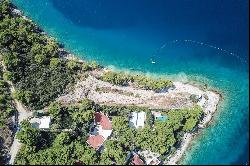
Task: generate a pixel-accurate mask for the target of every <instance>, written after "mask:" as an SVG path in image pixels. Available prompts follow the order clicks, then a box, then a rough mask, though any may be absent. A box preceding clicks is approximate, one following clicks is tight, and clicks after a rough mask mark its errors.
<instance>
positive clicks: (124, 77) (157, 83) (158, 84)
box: [101, 71, 173, 92]
mask: <svg viewBox="0 0 250 166" xmlns="http://www.w3.org/2000/svg"><path fill="white" fill-rule="evenodd" d="M101 79H102V80H103V81H107V82H110V83H112V84H115V85H121V86H126V85H128V84H129V83H132V84H133V85H134V86H135V87H138V88H142V89H146V90H154V91H156V92H158V91H161V90H164V89H166V88H170V87H172V86H173V83H172V81H171V80H168V79H162V78H159V79H153V78H149V77H146V76H143V75H129V74H125V73H124V72H113V71H108V72H105V73H103V75H102V76H101Z"/></svg>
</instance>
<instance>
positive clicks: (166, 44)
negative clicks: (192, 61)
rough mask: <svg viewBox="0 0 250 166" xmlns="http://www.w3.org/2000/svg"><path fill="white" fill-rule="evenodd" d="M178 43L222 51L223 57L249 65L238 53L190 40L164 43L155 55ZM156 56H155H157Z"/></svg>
mask: <svg viewBox="0 0 250 166" xmlns="http://www.w3.org/2000/svg"><path fill="white" fill-rule="evenodd" d="M177 43H185V44H193V45H194V44H195V45H198V46H203V47H208V48H211V49H214V50H218V51H221V52H223V53H225V54H223V55H230V56H232V57H235V58H237V59H238V60H240V61H241V62H243V63H246V64H247V60H246V59H244V58H242V57H240V56H239V55H237V54H236V53H233V52H230V51H228V50H225V49H222V48H220V47H216V46H214V45H211V44H207V43H204V42H200V41H195V40H189V39H185V40H172V41H170V42H166V43H164V44H163V45H162V46H161V47H160V48H159V49H158V50H157V52H156V54H155V55H157V54H158V53H159V52H160V51H161V50H163V49H164V48H165V47H167V46H169V45H170V44H177ZM155 55H154V56H155ZM151 63H155V61H153V60H152V58H151Z"/></svg>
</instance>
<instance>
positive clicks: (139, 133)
mask: <svg viewBox="0 0 250 166" xmlns="http://www.w3.org/2000/svg"><path fill="white" fill-rule="evenodd" d="M95 111H98V112H99V111H101V112H103V113H105V114H106V115H108V116H109V118H110V119H111V121H112V126H113V132H112V135H111V138H109V139H107V140H106V141H105V142H104V148H105V150H104V151H102V152H101V153H99V152H98V151H95V150H94V149H93V148H92V147H90V146H89V145H88V144H87V143H86V140H87V137H88V133H89V126H90V123H92V122H93V118H94V112H95ZM134 111H138V112H139V111H146V112H150V110H149V109H148V108H143V107H136V106H107V105H98V104H95V103H94V102H92V101H90V100H88V99H84V100H83V101H82V102H80V103H79V104H72V105H67V106H63V105H62V104H61V103H58V102H54V103H51V104H50V106H49V110H48V113H47V114H48V115H50V116H51V117H52V118H53V119H52V124H51V128H50V130H49V131H43V130H39V129H36V128H32V127H31V124H30V123H29V122H28V121H23V122H22V126H21V131H20V132H18V133H17V137H18V139H20V141H21V142H22V143H23V146H22V148H21V150H20V152H19V153H18V156H17V158H16V161H15V164H29V165H34V164H46V165H47V164H49V165H52V164H99V165H102V164H112V163H115V164H118V165H121V164H127V163H126V162H127V161H126V157H127V155H129V153H130V152H131V151H133V150H135V149H137V150H138V149H142V150H150V151H153V152H156V153H159V154H160V155H161V157H162V159H164V158H166V157H167V156H168V155H169V154H171V153H173V152H174V151H175V149H176V148H177V147H178V145H179V142H180V141H181V138H182V136H183V134H184V133H185V132H191V131H193V130H194V129H195V128H196V126H197V123H198V122H199V120H200V118H201V117H202V110H201V108H200V107H198V106H197V107H194V108H192V109H179V110H168V111H167V110H165V111H164V112H163V113H164V114H166V115H167V116H168V120H167V121H165V122H161V121H155V122H154V126H152V125H151V123H149V121H147V123H146V126H145V127H144V128H139V129H135V128H130V127H129V123H128V121H129V113H130V112H134ZM147 115H150V114H147ZM150 118H152V117H150V116H147V119H150ZM62 129H70V130H68V131H61V130H62Z"/></svg>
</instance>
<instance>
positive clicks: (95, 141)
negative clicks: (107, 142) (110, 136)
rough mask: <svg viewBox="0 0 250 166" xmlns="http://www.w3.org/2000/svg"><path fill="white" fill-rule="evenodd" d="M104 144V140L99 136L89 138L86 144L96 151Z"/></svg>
mask: <svg viewBox="0 0 250 166" xmlns="http://www.w3.org/2000/svg"><path fill="white" fill-rule="evenodd" d="M103 142H104V138H103V136H101V135H91V136H89V138H88V140H87V143H88V144H89V145H90V146H92V147H93V148H95V149H98V148H99V147H100V146H101V145H102V144H103Z"/></svg>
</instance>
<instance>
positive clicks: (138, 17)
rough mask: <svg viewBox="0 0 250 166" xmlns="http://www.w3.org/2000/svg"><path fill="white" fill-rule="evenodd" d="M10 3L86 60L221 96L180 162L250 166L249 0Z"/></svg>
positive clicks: (35, 0)
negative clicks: (209, 120)
mask: <svg viewBox="0 0 250 166" xmlns="http://www.w3.org/2000/svg"><path fill="white" fill-rule="evenodd" d="M12 2H13V3H14V4H15V5H16V6H17V7H18V8H20V9H21V10H23V11H24V13H25V14H26V15H27V16H28V17H30V18H31V19H32V20H34V21H35V22H36V23H37V24H38V25H39V26H41V27H42V28H43V29H44V30H45V31H46V32H47V33H48V34H49V35H51V36H53V37H55V38H56V39H57V40H58V41H60V42H61V43H63V44H64V45H65V47H66V48H67V49H68V50H70V51H71V52H72V53H74V54H75V55H77V56H79V57H81V58H83V59H87V60H96V61H97V62H98V63H100V64H102V65H105V66H108V67H110V68H113V69H117V70H118V69H119V70H126V71H139V72H143V73H146V74H147V75H151V76H156V77H157V76H166V77H170V78H172V79H174V80H181V81H184V82H198V83H201V84H208V86H209V87H211V88H214V89H217V90H219V91H220V92H221V93H222V95H223V100H222V101H221V103H220V106H219V110H218V111H217V112H216V114H215V115H214V117H213V122H212V123H211V124H210V126H209V127H208V128H206V129H204V130H203V131H202V132H201V133H200V134H199V136H197V139H196V140H195V141H194V142H193V144H192V146H191V147H190V149H189V150H188V152H187V154H186V156H185V157H184V158H183V160H182V162H181V163H182V164H248V163H249V157H248V155H249V118H248V117H249V94H248V93H249V75H248V74H249V68H248V64H249V47H248V44H249V38H248V35H249V31H248V28H249V22H248V19H249V18H248V12H249V8H248V5H249V2H248V0H220V1H219V0H174V1H173V0H29V1H27V0H12ZM152 61H154V62H155V63H152Z"/></svg>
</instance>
